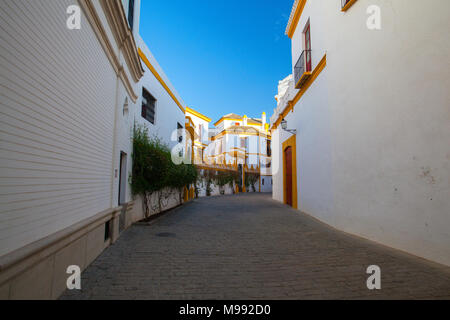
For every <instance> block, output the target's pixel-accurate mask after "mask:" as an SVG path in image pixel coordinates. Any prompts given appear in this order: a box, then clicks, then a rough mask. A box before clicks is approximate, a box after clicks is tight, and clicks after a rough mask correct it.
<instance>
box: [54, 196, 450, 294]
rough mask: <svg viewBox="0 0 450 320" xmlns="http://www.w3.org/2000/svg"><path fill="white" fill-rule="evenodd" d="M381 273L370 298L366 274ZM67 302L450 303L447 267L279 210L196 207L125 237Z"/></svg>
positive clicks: (261, 199)
mask: <svg viewBox="0 0 450 320" xmlns="http://www.w3.org/2000/svg"><path fill="white" fill-rule="evenodd" d="M372 264H376V265H378V266H380V268H381V286H382V288H381V290H368V289H367V287H366V280H367V277H368V276H369V275H368V274H366V268H367V267H368V266H369V265H372ZM81 285H82V290H81V291H66V293H65V294H64V295H63V296H62V297H61V298H62V299H450V268H447V267H444V266H442V265H438V264H434V263H431V262H429V261H426V260H423V259H420V258H417V257H415V256H411V255H408V254H406V253H403V252H400V251H397V250H394V249H391V248H387V247H384V246H381V245H379V244H376V243H373V242H370V241H367V240H364V239H361V238H358V237H355V236H351V235H348V234H346V233H343V232H339V231H337V230H335V229H332V228H330V227H328V226H327V225H324V224H322V223H320V222H318V221H317V220H315V219H312V218H311V217H309V216H308V215H305V214H302V213H300V212H299V211H295V210H293V209H291V208H289V207H287V206H285V205H283V204H281V203H278V202H276V201H273V200H272V199H271V198H270V195H264V194H240V195H234V196H233V195H232V196H222V197H208V198H201V199H196V200H194V201H192V202H190V203H188V204H186V205H185V206H183V207H179V208H177V209H175V210H173V211H171V212H169V213H167V214H166V215H164V216H162V217H160V218H158V219H157V220H155V221H153V222H152V223H151V224H150V225H143V224H137V225H134V226H132V227H131V228H129V229H128V230H126V231H125V232H124V233H123V234H122V235H121V237H120V238H119V240H118V241H117V242H116V243H115V244H114V245H112V246H110V247H109V248H108V249H106V250H105V251H104V252H103V253H102V254H101V255H100V256H99V257H98V258H97V260H96V261H95V262H93V263H92V264H91V265H90V266H89V267H88V268H87V269H86V270H85V271H84V272H83V274H82V282H81Z"/></svg>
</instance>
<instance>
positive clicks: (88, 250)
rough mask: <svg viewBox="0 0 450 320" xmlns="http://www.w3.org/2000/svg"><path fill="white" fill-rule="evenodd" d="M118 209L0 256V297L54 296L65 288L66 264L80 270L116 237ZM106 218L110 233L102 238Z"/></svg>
mask: <svg viewBox="0 0 450 320" xmlns="http://www.w3.org/2000/svg"><path fill="white" fill-rule="evenodd" d="M120 209H121V207H118V208H114V209H109V210H106V211H103V212H100V213H98V214H96V215H95V216H93V217H91V218H89V219H86V220H83V221H81V222H79V223H77V224H75V225H73V226H71V227H68V228H66V229H64V230H61V231H59V232H57V233H55V234H53V235H50V236H48V237H46V238H44V239H41V240H39V241H37V242H34V243H32V244H30V245H27V246H25V247H23V248H21V249H18V250H16V251H13V252H11V253H10V254H7V255H5V256H2V257H1V258H0V299H5V300H6V299H12V300H18V299H36V300H37V299H57V298H58V297H59V296H60V295H61V294H62V293H63V292H64V291H65V290H66V282H67V278H68V277H69V276H70V275H69V274H67V273H66V270H67V267H68V266H70V265H77V266H79V267H80V269H81V271H82V270H84V269H85V268H86V267H87V266H89V264H91V263H92V262H93V261H94V260H95V258H97V257H98V256H99V255H100V254H101V253H102V251H103V250H104V249H105V248H107V247H108V246H109V245H110V244H111V243H114V242H115V241H116V240H117V238H118V236H119V232H118V231H119V214H120ZM107 221H110V224H109V226H110V232H109V234H110V237H109V238H108V239H106V240H105V228H106V222H107ZM82 285H83V284H82Z"/></svg>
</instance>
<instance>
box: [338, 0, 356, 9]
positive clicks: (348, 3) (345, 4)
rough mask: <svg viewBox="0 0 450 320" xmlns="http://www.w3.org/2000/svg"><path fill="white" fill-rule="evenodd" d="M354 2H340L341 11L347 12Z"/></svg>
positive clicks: (343, 0) (353, 0) (347, 0)
mask: <svg viewBox="0 0 450 320" xmlns="http://www.w3.org/2000/svg"><path fill="white" fill-rule="evenodd" d="M355 2H356V0H341V11H347V10H348V8H350V7H351V6H352V5H353V4H354V3H355Z"/></svg>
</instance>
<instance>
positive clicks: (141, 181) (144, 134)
mask: <svg viewBox="0 0 450 320" xmlns="http://www.w3.org/2000/svg"><path fill="white" fill-rule="evenodd" d="M132 159H133V168H132V174H131V177H130V184H131V192H132V194H133V195H134V196H136V195H139V194H140V195H142V197H143V207H144V213H145V217H148V216H149V213H150V210H149V200H150V197H151V195H152V194H153V193H155V192H159V197H158V199H159V201H158V205H159V211H161V198H162V190H163V189H165V188H171V189H176V190H178V192H179V197H180V202H181V197H182V192H183V188H184V187H185V186H189V185H190V184H192V183H195V182H196V181H197V176H198V174H197V170H196V169H195V167H194V166H193V165H192V164H180V165H176V164H174V163H173V162H172V157H171V153H170V150H169V147H168V146H167V145H165V144H164V143H162V142H161V140H160V139H159V138H157V137H150V136H149V134H148V129H147V128H145V127H143V126H135V127H134V129H133V154H132Z"/></svg>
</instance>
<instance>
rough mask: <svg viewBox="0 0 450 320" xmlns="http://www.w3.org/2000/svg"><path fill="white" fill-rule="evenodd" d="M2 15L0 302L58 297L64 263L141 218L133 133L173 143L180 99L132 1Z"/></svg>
mask: <svg viewBox="0 0 450 320" xmlns="http://www.w3.org/2000/svg"><path fill="white" fill-rule="evenodd" d="M73 5H75V7H70V6H73ZM76 6H79V8H80V9H81V10H80V11H79V13H80V17H81V20H80V22H81V24H80V27H81V28H80V29H69V28H68V27H66V25H67V23H66V22H67V20H68V19H69V17H70V16H71V15H72V14H75V15H76V14H77V9H76ZM69 7H70V8H71V10H75V11H71V10H69V12H70V14H68V13H67V12H68V8H69ZM0 13H1V16H2V20H1V21H0V26H1V29H2V42H1V44H0V45H1V47H0V50H1V55H0V68H1V69H0V79H1V84H2V85H1V86H0V95H1V99H0V106H1V112H2V118H1V122H2V124H1V128H2V130H0V170H1V175H0V190H1V193H0V299H8V298H9V299H19V298H44V299H45V298H57V297H58V296H59V295H60V294H61V293H62V292H63V291H64V290H65V288H66V280H67V276H68V275H67V273H66V269H67V266H69V265H78V266H79V267H80V268H81V269H82V270H83V269H84V268H85V267H87V266H88V265H89V264H90V263H91V262H92V261H93V260H94V259H95V258H96V257H97V256H98V255H99V254H100V253H101V252H102V251H103V250H104V249H105V248H106V247H107V246H108V245H110V244H111V243H112V242H113V241H115V240H116V239H117V237H118V235H119V233H120V231H121V230H123V229H124V228H125V227H126V226H128V225H129V224H131V223H132V222H134V221H136V220H139V219H141V218H142V216H143V212H142V205H141V204H140V203H139V201H140V199H136V203H135V202H134V201H133V199H132V197H131V194H130V188H129V184H128V183H127V182H128V178H129V176H130V174H131V168H132V163H131V156H132V152H133V151H132V140H131V139H132V131H133V126H134V125H135V124H143V125H145V126H147V127H148V128H149V131H150V133H151V134H154V135H158V136H159V137H160V138H162V140H163V141H164V142H166V143H167V144H168V145H169V146H170V147H173V146H174V145H176V144H177V143H179V142H178V141H179V140H178V139H179V131H180V130H177V129H179V128H180V126H181V127H183V126H184V123H185V118H184V107H183V106H184V103H183V101H182V99H181V98H180V97H179V95H178V94H177V93H176V91H175V89H174V88H173V86H172V85H171V84H170V81H169V80H168V78H167V76H166V75H165V74H164V72H163V71H162V69H161V67H160V66H159V65H158V63H157V62H156V60H155V58H154V57H153V56H152V54H151V52H150V51H149V49H148V48H147V46H146V45H145V43H144V41H143V40H142V39H141V38H140V36H139V17H140V0H134V1H128V0H123V1H120V0H99V1H89V0H79V1H74V0H58V1H39V2H38V1H26V0H14V1H13V0H4V1H1V2H0ZM143 110H144V112H143ZM173 205H175V204H173V203H170V202H168V203H167V207H170V206H173Z"/></svg>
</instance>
